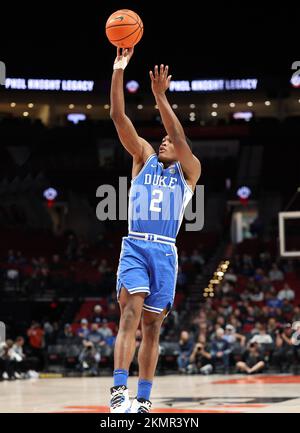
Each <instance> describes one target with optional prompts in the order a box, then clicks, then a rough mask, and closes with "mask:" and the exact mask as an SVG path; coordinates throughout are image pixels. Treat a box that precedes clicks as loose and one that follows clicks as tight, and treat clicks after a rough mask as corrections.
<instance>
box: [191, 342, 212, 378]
mask: <svg viewBox="0 0 300 433" xmlns="http://www.w3.org/2000/svg"><path fill="white" fill-rule="evenodd" d="M210 360H211V354H210V353H209V351H208V350H207V348H206V347H205V344H203V343H202V342H201V341H199V339H198V342H197V343H196V344H195V345H194V347H193V351H192V353H191V355H190V359H189V364H188V366H187V372H188V373H190V374H195V373H201V374H210V373H212V371H213V366H212V364H211V363H210Z"/></svg>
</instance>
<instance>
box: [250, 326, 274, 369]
mask: <svg viewBox="0 0 300 433" xmlns="http://www.w3.org/2000/svg"><path fill="white" fill-rule="evenodd" d="M257 327H258V333H257V334H255V335H254V336H253V337H252V338H251V339H250V343H257V344H258V348H259V350H260V351H261V353H262V354H263V355H264V359H265V361H266V360H268V359H269V357H270V355H271V353H272V350H273V339H272V337H271V335H270V334H268V333H267V330H266V326H265V325H264V324H262V323H259V324H258V325H257Z"/></svg>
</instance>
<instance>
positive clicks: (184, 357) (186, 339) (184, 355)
mask: <svg viewBox="0 0 300 433" xmlns="http://www.w3.org/2000/svg"><path fill="white" fill-rule="evenodd" d="M193 346H194V345H193V340H192V338H191V337H190V334H189V333H188V332H187V331H181V334H180V339H179V355H178V358H177V365H178V370H179V372H180V373H186V368H187V366H188V364H189V360H190V356H191V353H192V350H193Z"/></svg>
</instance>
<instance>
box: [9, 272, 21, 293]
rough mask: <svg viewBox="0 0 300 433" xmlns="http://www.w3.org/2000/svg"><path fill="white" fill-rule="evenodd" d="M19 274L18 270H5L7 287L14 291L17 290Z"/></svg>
mask: <svg viewBox="0 0 300 433" xmlns="http://www.w3.org/2000/svg"><path fill="white" fill-rule="evenodd" d="M19 276H20V272H19V270H18V269H7V272H6V281H7V285H8V287H10V288H12V289H14V290H16V289H18V288H19V281H20V278H19Z"/></svg>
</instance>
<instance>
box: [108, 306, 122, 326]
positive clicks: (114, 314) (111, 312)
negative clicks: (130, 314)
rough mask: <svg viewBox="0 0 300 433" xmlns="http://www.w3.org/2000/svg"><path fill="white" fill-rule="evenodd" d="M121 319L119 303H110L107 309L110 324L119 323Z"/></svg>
mask: <svg viewBox="0 0 300 433" xmlns="http://www.w3.org/2000/svg"><path fill="white" fill-rule="evenodd" d="M119 317H120V312H119V309H118V306H117V303H115V302H110V303H109V304H108V308H107V314H106V318H107V320H108V321H109V322H118V320H119Z"/></svg>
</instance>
